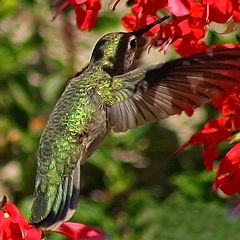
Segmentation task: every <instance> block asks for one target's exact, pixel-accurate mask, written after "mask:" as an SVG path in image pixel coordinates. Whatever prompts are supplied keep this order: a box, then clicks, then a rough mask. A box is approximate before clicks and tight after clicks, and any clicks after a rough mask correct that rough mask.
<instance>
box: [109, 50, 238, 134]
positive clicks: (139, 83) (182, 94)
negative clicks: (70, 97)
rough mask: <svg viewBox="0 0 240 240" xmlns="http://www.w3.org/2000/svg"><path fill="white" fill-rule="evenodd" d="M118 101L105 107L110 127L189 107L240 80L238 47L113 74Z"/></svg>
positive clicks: (131, 125) (130, 124) (120, 127)
mask: <svg viewBox="0 0 240 240" xmlns="http://www.w3.org/2000/svg"><path fill="white" fill-rule="evenodd" d="M114 82H117V83H118V84H116V86H120V87H118V88H116V89H115V90H114V94H115V95H116V98H117V99H118V102H117V103H115V104H114V105H112V106H109V107H108V108H107V114H108V121H109V125H110V127H111V128H112V129H113V130H114V131H115V132H124V131H126V130H128V129H131V128H135V127H136V126H138V125H141V124H143V123H145V122H148V121H154V120H158V119H162V118H166V117H168V116H170V115H174V114H180V113H181V112H182V111H185V112H188V111H192V110H193V109H194V108H196V107H198V106H200V105H202V104H204V103H206V102H208V101H210V100H212V99H214V98H217V97H219V96H221V94H223V93H225V92H227V91H229V90H231V89H232V88H233V87H234V86H237V85H239V84H240V47H239V46H236V47H235V48H224V47H221V48H212V49H208V50H207V51H205V52H203V53H200V54H197V55H194V56H191V57H187V58H182V59H178V60H175V61H171V62H168V63H165V64H159V65H155V66H152V67H149V68H145V69H143V68H142V69H136V70H133V71H131V72H128V73H126V74H124V75H121V76H116V77H114V79H113V83H114Z"/></svg>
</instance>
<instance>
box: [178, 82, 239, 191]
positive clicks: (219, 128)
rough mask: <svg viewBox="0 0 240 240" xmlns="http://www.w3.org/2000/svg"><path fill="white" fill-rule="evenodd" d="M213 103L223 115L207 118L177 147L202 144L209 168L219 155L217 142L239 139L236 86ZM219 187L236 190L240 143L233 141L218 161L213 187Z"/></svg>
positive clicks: (237, 187) (237, 93)
mask: <svg viewBox="0 0 240 240" xmlns="http://www.w3.org/2000/svg"><path fill="white" fill-rule="evenodd" d="M212 103H213V106H215V107H216V108H217V109H218V110H219V111H220V112H221V113H222V114H223V116H221V117H219V118H217V119H214V120H211V121H209V122H208V123H206V124H205V126H204V128H203V129H202V130H200V131H199V132H197V133H196V134H194V135H193V136H192V137H191V139H190V140H189V141H188V142H187V143H186V144H184V145H183V146H182V147H181V148H180V149H179V150H178V152H179V151H182V150H183V149H185V148H186V147H187V146H189V145H190V144H193V145H198V144H200V145H203V156H204V163H205V166H206V168H207V169H208V170H212V169H213V165H214V162H215V160H216V159H217V158H218V156H219V151H218V144H219V143H220V142H222V141H231V142H232V143H234V142H239V139H238V132H239V128H240V87H239V86H238V87H235V88H234V89H233V90H232V91H231V92H230V93H228V94H225V95H224V96H222V97H221V98H218V99H216V100H214V101H213V102H212ZM216 188H219V189H221V191H223V192H224V193H225V194H227V195H232V194H234V193H240V143H236V145H234V146H233V147H232V148H231V149H230V150H229V151H228V152H227V154H226V156H225V157H224V158H223V159H222V160H221V161H220V163H219V165H218V170H217V176H216V178H215V181H214V183H213V189H216Z"/></svg>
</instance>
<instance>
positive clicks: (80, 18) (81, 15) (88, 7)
mask: <svg viewBox="0 0 240 240" xmlns="http://www.w3.org/2000/svg"><path fill="white" fill-rule="evenodd" d="M100 9H101V2H100V0H86V1H85V5H84V6H83V5H77V6H75V7H74V10H75V13H76V21H77V26H78V27H79V28H80V29H82V30H84V29H88V30H91V29H92V28H93V27H94V26H95V24H96V21H97V18H98V12H99V10H100Z"/></svg>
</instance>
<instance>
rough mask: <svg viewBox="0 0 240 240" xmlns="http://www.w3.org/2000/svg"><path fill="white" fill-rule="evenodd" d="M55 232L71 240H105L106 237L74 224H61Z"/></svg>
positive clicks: (97, 231) (96, 231)
mask: <svg viewBox="0 0 240 240" xmlns="http://www.w3.org/2000/svg"><path fill="white" fill-rule="evenodd" d="M57 232H59V233H61V234H63V235H65V236H67V237H69V238H71V239H72V240H106V237H105V236H104V234H103V233H102V232H101V231H99V230H97V229H95V228H92V227H89V226H86V225H83V224H80V223H75V222H66V223H63V224H62V225H61V226H60V227H59V228H58V230H57Z"/></svg>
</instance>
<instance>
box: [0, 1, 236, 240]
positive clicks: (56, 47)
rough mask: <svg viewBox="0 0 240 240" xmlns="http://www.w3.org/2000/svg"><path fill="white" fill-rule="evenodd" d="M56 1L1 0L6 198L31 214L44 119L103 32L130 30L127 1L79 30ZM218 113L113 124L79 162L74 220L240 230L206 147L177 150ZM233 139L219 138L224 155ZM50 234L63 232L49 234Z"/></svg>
mask: <svg viewBox="0 0 240 240" xmlns="http://www.w3.org/2000/svg"><path fill="white" fill-rule="evenodd" d="M106 2H107V1H106ZM49 6H50V2H49V1H40V0H39V1H34V0H22V1H18V0H3V1H2V2H1V7H0V198H1V197H2V196H3V195H7V196H8V197H9V198H10V199H11V200H12V201H14V203H15V204H16V205H17V206H18V207H19V208H20V209H21V211H22V212H23V213H24V215H25V216H26V217H28V215H29V211H30V208H29V206H30V205H31V199H32V193H33V188H34V179H35V172H36V151H37V148H38V143H39V138H40V135H41V132H42V130H43V127H44V125H45V123H46V120H47V119H48V116H49V114H50V112H51V111H52V109H53V107H54V105H55V103H56V101H57V99H58V97H59V96H60V94H61V92H62V91H63V89H64V87H65V85H66V83H67V82H68V80H69V79H70V78H71V77H73V76H74V75H75V73H76V72H77V71H79V70H80V69H81V68H82V67H83V66H84V65H85V64H86V63H87V62H88V59H89V57H90V54H91V50H92V48H93V46H94V44H95V42H96V40H97V39H98V38H99V37H100V36H102V35H103V34H105V33H108V32H110V31H117V30H123V28H122V26H121V25H120V19H121V17H122V16H123V14H124V11H125V12H127V11H129V9H127V7H126V6H125V5H124V1H122V2H121V3H120V4H119V5H118V8H117V11H116V12H110V11H109V10H108V8H107V4H106V6H104V7H103V10H102V12H101V15H100V17H99V20H98V22H97V25H96V27H95V28H94V30H93V31H92V32H80V31H79V30H78V29H77V28H76V27H75V19H74V18H75V16H74V11H73V10H71V9H68V11H65V12H64V13H62V14H60V15H59V16H58V17H57V19H56V20H55V21H52V20H51V19H52V11H51V10H50V7H49ZM234 34H235V35H236V32H235V33H234ZM223 37H224V38H223ZM206 40H207V41H208V43H209V44H214V43H217V42H230V41H232V40H234V37H233V35H224V36H223V35H219V34H216V32H215V31H213V30H210V31H209V33H208V35H207V39H206ZM176 56H177V55H176V53H174V52H173V50H171V49H170V50H169V51H168V54H167V55H166V56H163V55H162V54H161V53H160V52H159V51H158V50H157V49H151V51H150V54H147V55H146V56H144V57H143V59H144V60H145V61H146V59H147V62H148V64H150V63H151V64H154V63H158V62H161V61H167V60H170V59H173V58H175V57H176ZM142 64H145V63H144V62H142ZM215 116H217V112H216V111H215V110H214V109H213V108H212V107H211V106H209V105H208V106H206V107H205V108H202V109H200V110H197V111H196V112H195V114H194V116H193V117H191V118H188V117H186V116H185V115H184V114H183V115H182V116H174V117H171V118H169V119H167V120H163V121H161V122H159V123H151V124H146V125H145V126H142V127H139V128H137V129H135V130H131V131H128V132H127V133H124V134H114V133H111V134H110V135H109V136H108V137H107V139H106V140H105V141H104V143H103V145H102V146H101V148H99V149H98V150H97V151H96V153H95V154H94V155H93V156H92V157H91V158H90V160H89V161H88V162H87V163H86V164H84V166H83V167H82V169H81V170H82V172H81V183H82V186H81V198H80V202H79V206H78V209H77V211H76V213H75V215H74V217H73V220H74V221H78V222H81V223H84V224H88V225H91V226H94V227H97V228H100V229H102V230H103V231H104V232H105V233H106V234H107V235H108V237H109V239H114V240H118V239H119V240H120V239H121V240H135V239H136V240H153V239H161V240H168V239H169V240H190V239H191V240H192V239H196V240H211V239H214V240H221V239H230V237H231V238H232V239H238V237H237V236H236V238H235V237H234V236H235V235H236V234H239V223H240V219H239V215H238V214H236V215H233V214H232V210H233V208H234V207H235V206H236V199H233V198H231V199H226V196H222V195H221V194H215V193H212V191H211V183H212V181H213V179H214V173H209V172H206V171H205V169H204V166H203V162H202V154H201V149H200V148H198V147H194V148H192V149H188V150H186V151H185V152H184V153H182V154H181V155H180V156H178V157H177V158H173V157H171V155H172V154H173V153H174V151H175V150H176V149H177V147H179V146H180V145H181V144H183V143H184V142H186V141H187V140H188V138H189V137H190V136H191V135H192V134H193V133H194V132H196V131H197V130H199V129H200V128H201V127H202V126H203V124H204V123H205V122H206V121H207V120H209V119H211V118H213V117H215ZM227 147H228V146H227V145H224V144H221V145H220V149H221V156H224V153H226V151H227ZM47 239H49V240H53V239H56V240H58V239H59V240H61V239H64V237H62V236H60V235H58V234H54V235H51V234H49V236H48V237H47Z"/></svg>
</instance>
